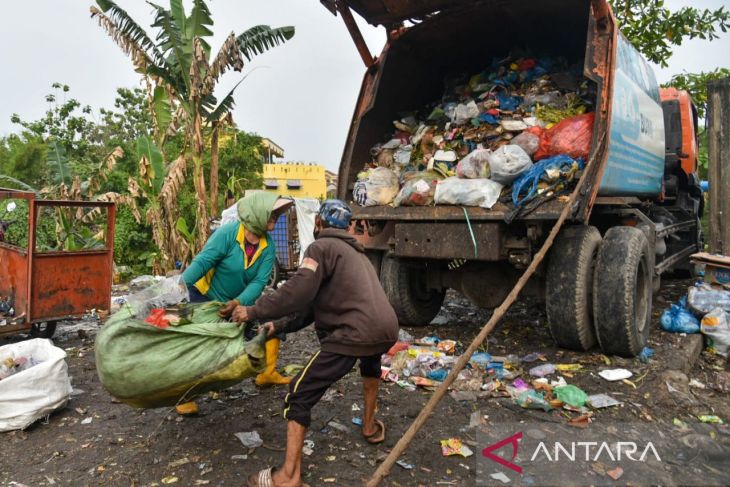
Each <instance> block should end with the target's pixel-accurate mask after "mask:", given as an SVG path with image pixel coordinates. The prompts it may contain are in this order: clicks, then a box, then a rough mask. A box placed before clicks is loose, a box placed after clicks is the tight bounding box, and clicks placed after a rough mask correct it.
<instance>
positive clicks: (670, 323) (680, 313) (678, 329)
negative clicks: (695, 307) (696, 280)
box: [659, 296, 700, 333]
mask: <svg viewBox="0 0 730 487" xmlns="http://www.w3.org/2000/svg"><path fill="white" fill-rule="evenodd" d="M659 322H660V323H661V325H662V329H663V330H664V331H668V332H671V333H699V332H700V321H699V320H698V319H697V318H696V317H695V315H693V314H692V313H691V312H690V311H689V310H688V309H687V297H686V296H683V297H682V298H681V299H680V300H679V303H678V304H673V305H671V306H670V307H669V309H667V310H664V313H662V317H661V319H660V320H659Z"/></svg>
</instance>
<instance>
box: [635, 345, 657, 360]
mask: <svg viewBox="0 0 730 487" xmlns="http://www.w3.org/2000/svg"><path fill="white" fill-rule="evenodd" d="M653 356H654V349H653V348H649V347H644V348H642V349H641V352H640V353H639V361H640V362H641V363H642V364H648V363H649V362H650V361H651V358H652V357H653Z"/></svg>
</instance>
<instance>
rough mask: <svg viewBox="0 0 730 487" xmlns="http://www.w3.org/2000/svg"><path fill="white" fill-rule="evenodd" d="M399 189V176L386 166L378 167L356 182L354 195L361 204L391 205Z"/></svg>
mask: <svg viewBox="0 0 730 487" xmlns="http://www.w3.org/2000/svg"><path fill="white" fill-rule="evenodd" d="M399 190H400V184H399V181H398V176H396V175H395V173H394V172H393V171H391V170H390V169H388V168H386V167H376V168H375V169H372V170H370V171H368V172H367V174H366V175H365V177H363V178H362V179H361V180H360V181H358V182H356V183H355V187H354V188H353V190H352V196H353V197H354V198H355V201H356V202H357V204H359V205H360V206H380V205H389V204H390V203H391V202H392V201H393V199H394V198H395V197H396V195H397V194H398V191H399Z"/></svg>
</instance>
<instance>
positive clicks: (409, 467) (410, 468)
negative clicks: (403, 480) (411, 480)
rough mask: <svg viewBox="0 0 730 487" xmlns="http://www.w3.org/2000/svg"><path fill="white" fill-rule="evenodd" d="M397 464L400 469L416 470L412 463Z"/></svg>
mask: <svg viewBox="0 0 730 487" xmlns="http://www.w3.org/2000/svg"><path fill="white" fill-rule="evenodd" d="M395 463H397V464H398V466H399V467H401V468H403V469H405V470H413V468H414V467H413V464H412V463H407V462H405V461H403V460H398V461H396V462H395Z"/></svg>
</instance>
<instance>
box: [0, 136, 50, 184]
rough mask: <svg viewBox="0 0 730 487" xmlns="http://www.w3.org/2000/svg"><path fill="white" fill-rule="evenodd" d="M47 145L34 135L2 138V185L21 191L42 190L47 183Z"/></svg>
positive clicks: (0, 166) (0, 148)
mask: <svg viewBox="0 0 730 487" xmlns="http://www.w3.org/2000/svg"><path fill="white" fill-rule="evenodd" d="M46 150H47V148H46V144H45V143H44V142H43V140H41V139H40V138H39V137H37V136H34V135H28V136H27V137H26V136H18V135H15V134H11V135H9V136H8V137H5V138H0V174H3V175H5V178H4V179H3V181H2V182H0V185H2V186H6V187H12V188H19V189H28V187H35V188H41V187H43V186H44V185H45V183H46V182H47V177H48V171H47V166H46Z"/></svg>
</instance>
